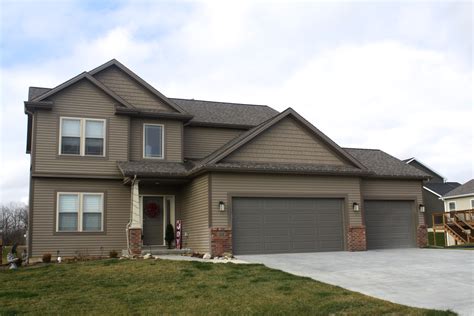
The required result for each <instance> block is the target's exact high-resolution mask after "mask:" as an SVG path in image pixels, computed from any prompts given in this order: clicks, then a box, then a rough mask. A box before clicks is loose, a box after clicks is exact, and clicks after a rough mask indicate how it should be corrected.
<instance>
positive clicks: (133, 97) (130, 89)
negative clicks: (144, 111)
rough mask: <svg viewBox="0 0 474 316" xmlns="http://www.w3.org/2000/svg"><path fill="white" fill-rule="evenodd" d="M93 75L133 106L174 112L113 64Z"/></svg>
mask: <svg viewBox="0 0 474 316" xmlns="http://www.w3.org/2000/svg"><path fill="white" fill-rule="evenodd" d="M94 77H95V78H96V79H97V80H99V81H100V82H102V83H103V84H104V85H106V86H107V87H108V88H109V89H111V90H112V91H114V92H115V93H117V94H118V95H119V96H120V97H122V98H123V99H124V100H125V101H127V102H129V103H130V104H132V105H133V106H136V107H138V108H148V109H154V110H161V111H168V112H176V111H175V110H174V109H172V108H170V107H169V106H168V105H166V104H165V103H163V102H162V101H161V100H160V99H159V98H158V97H157V96H156V95H154V94H153V93H151V92H150V91H149V90H148V89H146V88H145V87H143V86H142V85H140V84H139V83H138V82H137V81H135V80H133V79H132V78H130V76H129V75H127V74H126V73H124V72H123V71H122V70H120V69H119V68H117V67H115V66H113V67H109V68H107V69H105V70H103V71H101V72H99V73H97V74H95V75H94Z"/></svg>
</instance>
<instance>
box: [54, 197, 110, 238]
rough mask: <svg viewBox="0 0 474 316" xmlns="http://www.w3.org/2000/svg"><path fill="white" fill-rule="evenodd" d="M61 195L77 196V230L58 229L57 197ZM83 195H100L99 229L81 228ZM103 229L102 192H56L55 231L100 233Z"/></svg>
mask: <svg viewBox="0 0 474 316" xmlns="http://www.w3.org/2000/svg"><path fill="white" fill-rule="evenodd" d="M61 195H76V196H77V198H78V209H77V216H78V219H77V230H71V231H67V230H59V197H60V196H61ZM84 195H100V198H101V202H102V203H101V219H100V230H83V227H82V224H83V214H84V210H83V207H84V205H83V204H84V201H83V200H84ZM103 231H104V193H103V192H57V194H56V232H57V233H77V232H84V233H98V232H99V233H101V232H103Z"/></svg>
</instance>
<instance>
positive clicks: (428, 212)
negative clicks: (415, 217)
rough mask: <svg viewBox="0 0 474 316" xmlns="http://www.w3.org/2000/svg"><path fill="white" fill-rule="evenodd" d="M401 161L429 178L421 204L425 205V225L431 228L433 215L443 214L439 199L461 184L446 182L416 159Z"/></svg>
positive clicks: (424, 187)
mask: <svg viewBox="0 0 474 316" xmlns="http://www.w3.org/2000/svg"><path fill="white" fill-rule="evenodd" d="M403 161H404V162H405V163H407V164H409V165H410V166H413V167H415V168H417V169H419V170H421V171H423V172H425V173H427V174H428V175H429V176H430V177H431V178H430V179H428V180H426V181H425V183H424V185H423V204H424V205H425V222H426V225H427V226H428V227H433V213H439V212H443V210H444V203H443V201H442V200H441V199H440V198H441V197H442V196H443V195H444V194H446V193H448V192H449V191H451V190H453V189H455V188H457V187H458V186H460V185H461V184H460V183H458V182H447V181H446V178H445V177H444V176H442V175H441V174H440V173H438V172H436V171H435V170H433V168H430V167H428V166H427V165H426V164H424V163H422V162H421V161H419V160H418V159H416V158H409V159H405V160H403Z"/></svg>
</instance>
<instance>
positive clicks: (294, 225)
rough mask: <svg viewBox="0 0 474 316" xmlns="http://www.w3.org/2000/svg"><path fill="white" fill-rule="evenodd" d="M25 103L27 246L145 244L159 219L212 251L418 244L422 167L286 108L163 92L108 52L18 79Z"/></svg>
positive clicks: (85, 250) (70, 251)
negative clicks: (86, 63) (67, 72)
mask: <svg viewBox="0 0 474 316" xmlns="http://www.w3.org/2000/svg"><path fill="white" fill-rule="evenodd" d="M156 71H159V69H157V70H156ZM295 106H298V105H297V104H296V105H295ZM316 106H320V107H324V106H325V105H324V104H318V105H316ZM25 113H26V114H27V116H28V133H27V135H28V136H27V153H29V154H30V155H31V168H30V176H31V178H30V221H29V229H28V251H29V253H30V255H31V256H32V257H39V256H41V255H42V254H43V253H52V254H56V253H57V252H59V253H60V255H62V256H76V255H93V256H96V255H101V254H102V255H107V254H108V252H109V251H111V250H116V251H120V250H125V251H128V252H130V253H133V254H140V253H142V252H144V251H146V252H149V251H151V252H154V251H158V250H161V249H162V248H163V247H164V244H165V239H164V236H165V230H166V227H167V226H168V224H169V225H172V226H174V228H175V230H176V229H178V231H179V232H180V236H181V237H182V238H181V239H180V241H181V243H178V242H177V243H175V244H177V246H178V247H179V246H180V245H181V246H182V247H184V248H190V249H191V250H192V251H195V252H201V253H204V252H210V253H212V254H214V255H221V254H223V253H224V252H232V253H234V254H237V255H238V254H263V253H285V252H287V253H289V252H293V253H295V252H313V251H341V250H347V251H357V250H366V249H380V248H400V247H417V246H424V245H426V243H427V231H426V226H425V222H424V216H423V211H424V206H423V197H422V185H423V181H424V180H426V179H428V178H429V176H428V175H427V174H426V173H424V172H423V171H421V170H418V169H416V168H414V167H412V166H410V165H407V164H405V163H403V162H402V161H400V160H398V159H397V158H395V157H393V156H391V155H389V154H387V153H385V152H383V151H381V150H377V149H358V148H343V147H341V146H339V145H338V144H336V143H335V142H334V141H333V140H331V139H330V138H329V137H328V136H326V135H325V134H324V133H323V132H321V131H320V130H319V129H317V128H316V127H315V126H314V125H312V124H311V123H310V122H309V121H308V120H306V119H305V118H303V117H302V116H301V115H299V114H298V113H297V112H296V111H295V110H294V109H292V108H288V109H286V110H284V111H282V112H279V111H277V110H275V109H273V108H271V107H269V106H266V105H254V104H239V103H229V102H215V101H202V100H194V99H179V98H169V97H166V96H165V95H163V94H162V93H160V92H159V91H158V90H157V89H156V88H154V87H153V86H151V85H150V84H149V83H147V82H146V81H145V80H143V79H142V78H140V77H139V76H138V75H136V74H135V73H134V72H132V71H131V70H130V69H128V68H127V67H125V66H124V65H123V64H121V63H120V62H118V61H117V60H111V61H109V62H107V63H105V64H103V65H101V66H99V67H97V68H95V69H93V70H91V71H86V72H83V73H81V74H79V75H77V76H76V77H74V78H71V79H69V80H67V81H65V82H64V83H62V84H60V85H58V86H57V87H54V88H37V87H32V88H30V90H29V98H28V101H25ZM354 123H355V124H354V132H358V133H364V131H363V130H361V129H359V128H358V127H357V124H356V121H354ZM367 136H368V137H370V135H367ZM178 224H179V225H178Z"/></svg>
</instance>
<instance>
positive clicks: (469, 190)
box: [444, 179, 474, 197]
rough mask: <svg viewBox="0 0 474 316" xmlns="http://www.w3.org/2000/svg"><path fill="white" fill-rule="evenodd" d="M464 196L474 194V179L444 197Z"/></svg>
mask: <svg viewBox="0 0 474 316" xmlns="http://www.w3.org/2000/svg"><path fill="white" fill-rule="evenodd" d="M464 194H474V179H471V180H469V181H467V182H466V183H464V184H463V185H460V186H458V187H457V188H456V189H454V190H451V191H449V192H448V193H446V194H445V195H444V197H450V196H457V195H464Z"/></svg>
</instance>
